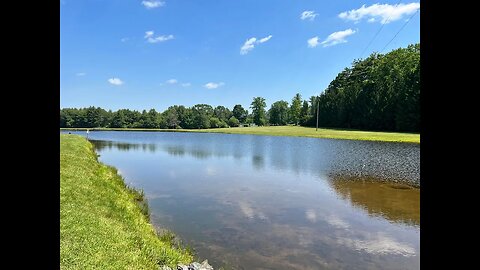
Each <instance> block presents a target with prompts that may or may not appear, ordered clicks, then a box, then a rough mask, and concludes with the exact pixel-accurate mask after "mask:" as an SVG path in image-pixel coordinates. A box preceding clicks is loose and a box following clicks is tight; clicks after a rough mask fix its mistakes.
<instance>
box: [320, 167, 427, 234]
mask: <svg viewBox="0 0 480 270" xmlns="http://www.w3.org/2000/svg"><path fill="white" fill-rule="evenodd" d="M329 183H330V184H331V186H332V188H334V190H335V191H336V192H337V194H338V195H339V196H340V197H341V198H342V199H344V200H349V201H350V202H351V203H352V204H354V205H355V206H358V207H360V208H363V209H365V210H366V211H368V213H369V214H371V215H377V216H378V215H379V216H382V217H384V218H386V219H388V220H390V221H392V222H401V223H406V224H411V225H420V190H419V189H417V188H413V187H410V186H407V185H403V184H395V183H388V182H381V181H379V180H375V179H371V178H363V179H358V178H352V177H345V176H339V175H337V176H335V177H334V178H332V179H331V180H330V181H329Z"/></svg>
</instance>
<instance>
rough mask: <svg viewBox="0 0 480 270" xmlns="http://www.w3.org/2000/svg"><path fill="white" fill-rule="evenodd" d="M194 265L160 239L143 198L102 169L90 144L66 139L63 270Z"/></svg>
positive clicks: (183, 252)
mask: <svg viewBox="0 0 480 270" xmlns="http://www.w3.org/2000/svg"><path fill="white" fill-rule="evenodd" d="M192 259H193V257H192V255H191V254H190V253H189V252H187V251H186V250H184V249H179V248H175V247H174V245H173V242H172V237H171V235H164V236H163V237H162V236H159V235H157V233H156V231H155V229H154V228H153V226H152V225H151V224H150V223H149V219H148V206H147V205H146V202H145V200H144V198H143V193H142V192H138V191H136V190H134V189H132V188H129V187H127V186H126V185H125V182H124V181H123V179H122V178H121V177H120V176H119V175H118V174H117V172H116V170H115V169H114V168H112V167H108V166H106V165H103V164H101V163H99V162H98V161H97V156H96V154H95V152H94V151H93V146H92V145H91V144H90V143H89V142H88V141H87V140H85V139H84V138H82V137H81V136H77V135H63V134H62V135H60V268H61V269H158V267H159V265H163V264H166V265H169V266H171V267H174V266H175V265H176V264H177V263H180V262H184V263H187V262H191V261H192Z"/></svg>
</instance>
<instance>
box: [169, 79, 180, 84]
mask: <svg viewBox="0 0 480 270" xmlns="http://www.w3.org/2000/svg"><path fill="white" fill-rule="evenodd" d="M177 82H178V81H177V80H176V79H170V80H167V81H166V83H168V84H176V83H177Z"/></svg>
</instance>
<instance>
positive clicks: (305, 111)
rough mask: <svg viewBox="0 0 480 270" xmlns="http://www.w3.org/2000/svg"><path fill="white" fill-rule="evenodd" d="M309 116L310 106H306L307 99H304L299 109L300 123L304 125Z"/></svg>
mask: <svg viewBox="0 0 480 270" xmlns="http://www.w3.org/2000/svg"><path fill="white" fill-rule="evenodd" d="M311 117H312V115H311V114H310V107H309V106H308V101H307V100H304V101H303V105H302V109H301V110H300V125H306V124H307V123H308V120H310V118H311Z"/></svg>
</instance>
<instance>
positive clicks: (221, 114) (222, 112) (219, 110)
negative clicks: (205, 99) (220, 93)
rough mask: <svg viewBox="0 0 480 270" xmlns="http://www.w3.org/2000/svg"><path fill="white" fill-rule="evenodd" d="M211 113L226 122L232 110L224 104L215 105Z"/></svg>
mask: <svg viewBox="0 0 480 270" xmlns="http://www.w3.org/2000/svg"><path fill="white" fill-rule="evenodd" d="M213 115H214V116H215V117H216V118H218V119H219V120H222V121H223V122H227V121H228V119H230V117H232V112H231V111H230V110H229V109H228V108H225V107H224V106H217V107H215V109H213Z"/></svg>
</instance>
